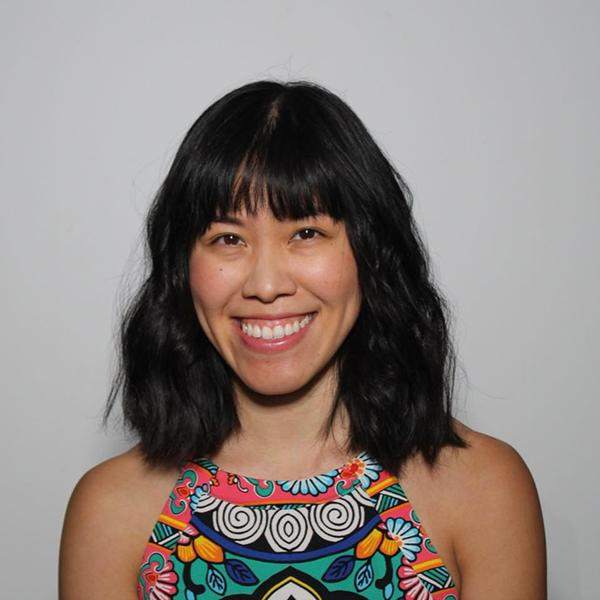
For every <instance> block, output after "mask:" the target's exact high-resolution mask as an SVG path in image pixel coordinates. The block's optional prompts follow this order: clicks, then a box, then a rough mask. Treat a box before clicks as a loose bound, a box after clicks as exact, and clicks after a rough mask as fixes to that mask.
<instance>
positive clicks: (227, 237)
mask: <svg viewBox="0 0 600 600" xmlns="http://www.w3.org/2000/svg"><path fill="white" fill-rule="evenodd" d="M239 239H240V238H239V237H238V236H237V235H235V234H234V233H223V234H222V235H219V236H217V237H216V238H215V239H214V240H213V241H212V242H211V244H215V245H221V246H223V245H224V246H237V245H238V244H236V243H235V241H236V240H239ZM220 240H224V241H223V243H222V244H217V242H219V241H220Z"/></svg>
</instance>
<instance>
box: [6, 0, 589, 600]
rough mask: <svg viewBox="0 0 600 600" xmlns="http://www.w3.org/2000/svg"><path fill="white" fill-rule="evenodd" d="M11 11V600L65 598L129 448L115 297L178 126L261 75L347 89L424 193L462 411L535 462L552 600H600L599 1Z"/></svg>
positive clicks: (422, 216) (136, 270)
mask: <svg viewBox="0 0 600 600" xmlns="http://www.w3.org/2000/svg"><path fill="white" fill-rule="evenodd" d="M0 23H1V26H0V49H1V51H0V65H1V66H0V69H1V72H0V75H1V83H0V89H1V95H0V109H1V110H0V119H1V136H0V148H1V156H2V159H1V170H0V174H1V181H2V188H1V190H2V205H1V207H2V218H1V221H0V234H1V246H0V261H1V266H2V270H1V276H2V290H3V293H2V295H1V298H0V306H1V313H0V314H1V315H2V345H1V348H2V356H1V358H2V360H1V362H0V369H1V372H0V376H1V381H2V425H1V427H2V430H1V432H0V434H1V437H0V439H1V443H2V448H1V450H2V457H3V461H2V462H3V475H2V478H1V485H2V490H1V495H0V502H1V508H2V515H3V521H4V523H3V531H2V536H0V537H1V541H0V544H1V546H0V551H1V553H2V556H1V561H0V564H1V567H0V569H1V570H2V577H1V578H2V592H1V595H2V596H3V597H12V596H13V595H14V596H15V597H19V598H27V599H29V598H31V599H33V598H43V599H46V598H53V597H55V594H56V592H55V586H56V563H57V552H58V541H59V536H60V529H61V525H62V518H63V514H64V509H65V506H66V502H67V499H68V496H69V494H70V492H71V490H72V488H73V486H74V484H75V482H76V481H77V479H78V478H79V477H80V476H81V475H82V474H83V473H84V472H85V471H86V470H87V469H88V468H90V467H91V466H92V465H94V464H96V463H98V462H99V461H101V460H103V459H105V458H107V457H109V456H112V455H114V454H116V453H118V452H121V451H122V450H124V449H125V448H127V447H128V446H129V445H130V442H128V441H127V440H125V439H124V437H123V435H122V433H121V432H120V431H119V429H118V428H117V427H114V428H113V429H112V430H111V431H109V432H108V433H105V432H103V431H102V430H101V428H100V427H99V417H100V414H101V410H102V405H103V402H104V399H105V396H106V393H107V390H108V383H109V378H110V374H111V370H112V365H113V360H114V358H113V357H114V347H113V344H114V341H113V340H114V332H115V329H116V315H117V307H118V305H119V302H120V299H122V298H123V297H126V296H127V293H128V290H129V289H131V288H132V286H135V284H136V282H137V281H139V277H140V273H141V270H140V267H139V260H140V257H141V250H140V245H139V240H140V233H141V228H142V219H143V216H144V213H145V210H146V208H147V206H148V203H149V200H150V198H151V196H152V194H153V192H154V191H155V190H156V188H157V187H158V185H159V183H160V181H161V179H162V178H163V177H164V175H165V174H166V170H167V168H168V166H169V162H170V160H171V159H172V157H173V154H174V151H175V150H176V148H177V146H178V144H179V142H180V141H181V138H182V135H183V134H184V132H185V131H186V130H187V128H188V127H189V126H190V125H191V123H192V122H193V120H194V119H195V118H196V117H197V116H198V114H199V113H200V112H201V111H202V110H203V109H204V108H205V107H206V106H208V104H209V103H211V102H212V101H213V100H215V99H216V98H218V97H219V96H221V95H222V94H223V93H225V92H226V91H228V90H230V89H231V88H233V87H236V86H238V85H241V84H243V83H246V82H247V81H250V80H253V79H258V78H268V77H276V78H282V79H296V78H309V79H312V80H314V81H317V82H320V83H322V84H324V85H326V86H328V87H329V88H331V89H332V90H333V91H335V92H337V93H338V94H340V95H341V96H342V97H343V98H344V99H345V100H346V101H347V102H349V104H350V105H351V106H352V107H353V108H354V109H355V110H356V112H357V113H358V114H359V116H360V117H361V118H362V119H363V120H364V122H365V123H366V125H367V127H368V128H369V129H370V131H371V132H372V133H373V135H374V136H375V138H376V139H377V140H378V142H379V143H380V144H381V146H382V147H383V149H384V150H385V151H386V152H387V153H388V155H389V156H390V157H391V158H392V160H393V161H394V162H395V164H396V165H397V167H398V168H399V170H400V171H401V173H403V174H404V176H405V177H406V179H407V180H408V183H409V184H410V185H411V186H412V189H413V192H414V194H415V212H416V215H417V218H418V221H419V223H420V225H421V227H422V228H423V230H424V236H425V239H426V241H427V243H428V246H429V248H430V251H431V254H432V258H433V262H434V266H435V272H436V274H437V277H438V280H439V282H440V285H441V287H442V289H443V290H444V291H445V293H446V294H447V296H448V298H449V300H450V302H451V304H452V306H453V308H454V313H455V335H456V340H457V346H458V351H459V355H460V359H461V363H462V365H463V366H464V369H465V372H466V376H463V377H461V381H460V386H459V398H458V402H457V409H458V410H457V416H458V417H459V418H462V419H463V420H464V421H465V422H466V423H467V424H469V425H471V426H472V427H475V428H476V429H479V430H482V431H484V432H487V433H490V434H492V435H495V436H497V437H500V438H501V439H504V440H506V441H508V442H509V443H511V444H512V445H513V446H515V447H516V448H517V449H518V450H519V452H520V453H521V454H522V456H523V457H524V458H525V460H526V461H527V463H528V464H529V466H530V468H531V470H532V472H533V474H534V477H535V479H536V481H537V485H538V488H539V492H540V496H541V500H542V504H543V509H544V515H545V521H546V527H547V536H548V544H549V567H550V590H551V598H553V599H565V600H567V599H568V600H577V599H583V598H585V599H592V598H597V597H598V596H597V589H596V593H594V588H597V583H596V580H597V567H596V568H595V563H596V562H597V558H596V554H597V546H598V539H600V527H599V519H598V508H599V502H598V496H599V494H600V481H599V474H598V473H599V470H598V467H597V453H594V450H596V448H597V445H598V444H597V439H598V435H597V428H598V424H597V423H598V418H599V417H600V412H599V409H598V404H597V403H598V383H597V378H596V375H597V371H598V366H599V352H598V334H599V318H598V316H599V314H598V313H599V309H598V303H599V300H600V298H599V296H600V285H599V282H598V274H599V269H598V241H597V232H598V231H599V229H600V223H599V210H598V200H599V198H598V196H599V189H600V164H599V162H600V161H599V158H600V143H599V141H598V135H599V133H600V132H599V123H598V107H599V106H600V84H599V74H600V73H599V64H600V43H599V40H600V35H599V32H600V28H599V25H600V5H599V3H597V2H572V1H571V2H566V1H564V2H531V1H526V2H524V1H522V0H520V1H510V2H506V1H504V2H488V1H486V2H466V1H465V2H356V1H355V2H347V1H344V2H342V1H336V2H333V1H329V2H307V1H303V2H275V1H272V2H267V1H263V2H251V3H246V2H222V3H219V4H218V5H217V3H213V2H168V3H167V2H164V3H161V2H122V1H119V2H115V1H109V2H102V3H91V2H87V3H83V2H64V1H63V2H37V3H32V2H22V1H18V2H17V1H13V2H6V1H5V2H2V5H1V7H0ZM510 517H511V515H510V514H507V515H506V518H507V519H510ZM519 547H520V540H519V539H515V540H514V546H513V547H511V548H507V551H508V552H517V553H518V552H519ZM523 560H524V561H527V560H528V558H527V556H523ZM490 567H491V566H490Z"/></svg>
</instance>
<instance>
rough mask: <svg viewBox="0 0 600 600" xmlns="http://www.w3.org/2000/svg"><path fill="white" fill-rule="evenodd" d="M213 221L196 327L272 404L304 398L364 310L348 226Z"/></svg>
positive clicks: (200, 244)
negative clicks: (292, 396) (279, 398)
mask: <svg viewBox="0 0 600 600" xmlns="http://www.w3.org/2000/svg"><path fill="white" fill-rule="evenodd" d="M231 217H233V218H234V220H235V222H233V221H232V220H231V219H229V222H219V221H216V222H213V223H212V224H211V226H210V227H209V229H208V230H207V231H206V232H205V233H204V234H203V235H202V236H201V237H200V238H199V239H198V241H197V242H196V244H195V246H194V247H193V249H192V252H191V255H190V263H189V264H190V267H189V268H190V287H191V292H192V298H193V301H194V307H195V310H196V314H197V316H198V320H199V322H200V325H201V326H202V329H203V330H204V332H205V334H206V335H207V337H208V338H209V339H210V341H211V342H212V344H213V345H214V347H215V348H216V349H217V351H218V352H219V354H220V355H221V356H222V357H223V359H224V360H225V361H226V362H227V363H228V365H229V366H230V367H231V368H232V370H233V371H234V373H235V374H236V375H237V377H239V379H240V380H241V381H243V382H244V383H245V384H246V385H247V386H248V387H249V388H251V389H252V390H254V391H255V392H258V393H259V394H265V395H274V394H276V395H279V394H289V393H292V392H295V391H297V390H299V389H300V388H301V387H302V386H304V385H305V384H306V383H308V382H309V381H310V380H312V378H313V377H314V376H315V375H317V374H321V373H322V372H324V367H326V366H327V365H328V364H329V361H330V359H331V358H332V357H333V356H334V355H335V353H336V351H337V350H338V348H339V347H340V345H341V344H342V342H343V341H344V339H345V338H346V336H347V335H348V333H349V332H350V330H351V329H352V326H353V325H354V323H355V321H356V319H357V317H358V313H359V311H360V302H361V298H360V289H359V283H358V274H357V267H356V262H355V260H354V256H353V253H352V249H351V247H350V244H349V241H348V237H347V235H346V229H345V226H344V224H343V222H337V223H336V222H335V221H334V220H333V219H332V218H331V217H329V216H327V215H318V216H316V217H309V218H306V219H302V220H299V221H278V220H277V219H276V218H275V217H274V216H273V214H272V213H271V211H270V210H269V208H268V207H262V208H261V209H260V210H259V211H258V212H257V214H256V215H249V214H247V213H245V212H242V213H239V214H236V215H231Z"/></svg>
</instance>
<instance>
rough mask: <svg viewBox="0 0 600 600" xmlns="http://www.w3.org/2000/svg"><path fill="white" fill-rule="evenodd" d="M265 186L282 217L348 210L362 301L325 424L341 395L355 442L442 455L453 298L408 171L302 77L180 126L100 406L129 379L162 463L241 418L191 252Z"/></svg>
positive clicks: (231, 97)
mask: <svg viewBox="0 0 600 600" xmlns="http://www.w3.org/2000/svg"><path fill="white" fill-rule="evenodd" d="M253 190H261V193H260V195H259V194H255V193H253ZM264 202H267V203H268V206H269V208H270V209H271V211H272V213H273V215H274V216H275V217H276V218H277V219H279V220H284V219H302V218H305V217H307V216H314V215H317V214H322V213H325V214H327V215H329V216H330V217H332V218H333V219H334V220H336V221H339V220H341V221H343V222H344V224H345V227H346V231H347V235H348V239H349V242H350V244H351V247H352V250H353V253H354V258H355V260H356V264H357V267H358V278H359V284H360V288H361V296H362V304H361V308H360V312H359V316H358V318H357V321H356V323H355V324H354V326H353V328H352V330H351V331H350V333H349V334H348V336H347V337H346V339H345V340H344V342H343V343H342V345H341V346H340V348H339V349H338V352H337V354H336V356H335V366H336V370H337V375H338V387H337V392H336V396H335V402H334V406H333V409H332V412H331V415H330V417H329V420H328V422H327V424H326V427H327V428H331V426H332V423H333V420H334V415H335V413H336V411H337V409H338V408H339V406H340V405H343V406H344V407H345V408H346V410H347V412H348V415H349V419H350V420H349V439H348V443H347V448H348V450H350V449H352V450H353V451H354V450H358V451H363V450H364V451H366V452H368V453H369V454H370V455H371V456H373V457H375V458H376V459H378V460H379V461H380V462H381V464H382V465H383V466H384V467H385V468H387V469H389V470H391V471H392V472H398V471H400V470H401V468H402V465H403V464H404V463H405V461H406V460H407V459H408V458H409V457H410V456H412V455H413V454H416V453H419V452H420V453H422V456H423V457H424V458H425V459H426V460H427V462H429V463H430V464H432V465H433V464H434V463H435V461H436V459H437V456H438V454H439V451H440V449H441V448H442V447H443V446H445V445H454V446H464V444H465V442H464V441H463V440H462V439H461V438H460V436H459V435H458V434H457V433H456V431H455V430H454V428H453V426H452V417H451V401H452V396H453V389H454V379H455V355H454V352H453V349H452V345H451V341H450V337H449V327H448V314H447V306H446V304H445V302H444V300H443V298H442V297H441V295H440V293H439V292H438V291H437V290H436V287H435V285H434V282H433V280H432V276H431V273H430V268H429V266H428V257H427V252H426V250H425V248H424V245H423V242H422V240H421V239H420V237H419V234H418V231H417V228H416V225H415V221H414V219H413V216H412V212H411V207H412V199H411V196H410V192H409V190H408V187H407V186H406V184H405V183H404V181H403V180H402V178H401V176H400V175H399V174H398V173H397V171H396V170H395V168H394V167H393V166H392V165H391V164H390V162H389V161H388V160H387V159H386V157H385V156H384V154H383V153H382V151H381V150H380V149H379V147H378V146H377V144H376V143H375V141H374V140H373V138H372V137H371V135H370V134H369V132H368V131H367V129H366V127H365V126H364V124H363V123H362V121H361V120H360V119H359V118H358V116H357V115H356V114H355V113H354V112H353V111H352V109H350V107H349V106H348V105H347V104H345V103H344V102H343V101H342V100H341V99H340V98H339V97H338V96H336V95H335V94H333V93H331V92H330V91H328V90H326V89H324V88H323V87H321V86H319V85H317V84H315V83H311V82H305V81H296V82H288V83H281V82H277V81H257V82H253V83H249V84H247V85H244V86H242V87H240V88H238V89H235V90H233V91H231V92H229V93H227V94H226V95H225V96H223V97H222V98H220V99H219V100H217V101H216V102H214V104H212V105H211V106H210V107H209V108H208V109H206V110H205V111H204V112H203V113H202V114H201V115H200V117H199V118H198V119H197V120H196V122H195V123H194V124H193V125H192V127H191V128H190V130H189V131H188V133H187V134H186V135H185V138H184V139H183V142H182V143H181V146H180V147H179V149H178V151H177V153H176V156H175V158H174V160H173V164H172V166H171V168H170V170H169V172H168V174H167V177H166V179H165V180H164V182H163V184H162V185H161V187H160V189H159V191H158V193H157V195H156V197H155V199H154V201H153V203H152V206H151V208H150V211H149V213H148V218H147V223H146V234H147V246H148V254H149V258H150V263H151V264H150V269H149V275H148V277H147V278H146V280H145V281H144V283H143V285H142V286H141V288H140V289H139V291H138V293H137V294H136V296H135V297H134V298H133V300H132V301H131V303H130V305H129V307H128V308H127V310H126V312H125V314H124V316H123V320H122V324H121V331H120V357H119V358H120V360H119V367H118V370H117V372H116V374H115V378H114V380H113V383H112V387H111V390H110V394H109V397H108V402H107V406H106V411H105V415H104V421H105V422H106V420H107V419H108V416H109V414H110V412H111V410H112V408H113V406H114V404H115V401H116V399H117V397H118V396H119V395H121V396H122V406H123V417H124V420H125V423H126V424H127V426H128V427H129V428H130V429H131V430H132V431H134V432H135V433H136V434H137V435H138V436H139V441H140V446H141V449H142V451H143V454H144V456H145V459H146V460H147V461H148V463H149V464H153V465H163V466H175V465H183V464H184V463H185V462H186V461H187V460H191V459H193V458H200V457H205V456H209V455H210V454H211V453H212V452H214V451H216V450H217V449H218V448H219V446H220V445H221V444H222V442H223V441H224V440H225V439H226V438H227V437H228V436H229V435H230V434H231V433H233V432H235V431H236V430H239V427H240V423H239V420H238V418H237V415H236V411H235V406H234V397H233V386H232V371H231V369H230V367H229V366H228V365H227V364H226V363H225V361H224V360H223V358H222V357H221V356H220V354H219V353H218V352H217V351H216V349H215V348H214V347H213V345H212V344H211V343H210V341H209V340H208V338H207V337H206V335H205V334H204V332H203V330H202V328H201V326H200V324H199V322H198V319H197V316H196V313H195V311H194V306H193V303H192V298H191V292H190V285H189V269H188V260H189V256H190V252H191V250H192V248H193V245H194V243H195V242H196V240H197V239H198V237H199V236H201V235H202V234H203V233H204V232H205V231H206V230H207V228H208V226H209V224H210V222H211V221H212V220H213V219H214V218H215V217H216V216H222V215H226V214H229V213H231V212H237V211H239V210H241V209H242V208H243V209H245V210H246V211H248V213H250V214H255V212H256V210H257V208H258V207H259V206H260V205H261V203H264ZM329 430H330V429H328V431H329Z"/></svg>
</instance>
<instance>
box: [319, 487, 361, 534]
mask: <svg viewBox="0 0 600 600" xmlns="http://www.w3.org/2000/svg"><path fill="white" fill-rule="evenodd" d="M309 518H310V525H311V527H312V529H313V530H314V531H315V532H316V533H317V534H318V535H319V537H321V538H323V539H324V540H328V541H330V542H337V541H339V540H341V539H343V538H344V537H346V536H347V535H349V534H350V533H352V532H353V531H355V530H356V529H357V528H358V527H361V526H362V525H363V524H364V522H365V512H364V508H363V507H362V506H360V505H359V504H358V502H357V501H356V500H355V499H354V498H353V497H352V496H346V497H345V498H337V499H335V500H332V501H331V502H326V503H323V504H317V505H315V506H314V507H313V510H311V511H310V513H309Z"/></svg>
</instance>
